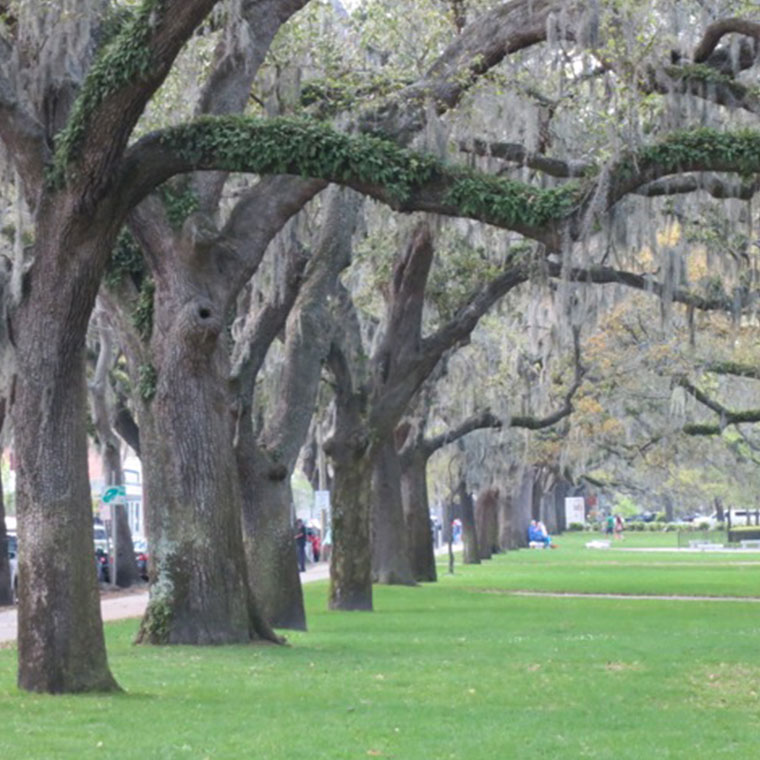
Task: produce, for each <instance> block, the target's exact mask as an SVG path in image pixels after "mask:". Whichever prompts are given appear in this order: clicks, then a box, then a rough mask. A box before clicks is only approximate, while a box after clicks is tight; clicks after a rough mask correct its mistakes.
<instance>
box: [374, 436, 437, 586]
mask: <svg viewBox="0 0 760 760" xmlns="http://www.w3.org/2000/svg"><path fill="white" fill-rule="evenodd" d="M371 517H372V577H373V580H374V581H375V583H385V584H397V585H407V586H413V585H414V583H415V580H414V575H413V573H412V568H411V565H410V563H409V552H408V547H407V540H406V538H407V530H406V525H405V523H404V507H403V503H402V500H401V463H400V462H399V458H398V454H397V453H396V446H395V443H394V441H393V439H392V438H389V439H387V440H386V442H385V443H383V444H382V445H381V446H380V448H379V450H378V452H377V455H376V456H375V460H374V464H373V468H372V503H371ZM428 532H430V529H429V523H428Z"/></svg>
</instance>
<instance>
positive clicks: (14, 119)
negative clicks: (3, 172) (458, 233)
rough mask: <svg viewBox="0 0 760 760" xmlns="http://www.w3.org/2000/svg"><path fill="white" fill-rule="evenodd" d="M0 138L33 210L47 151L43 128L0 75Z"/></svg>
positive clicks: (40, 184) (48, 153)
mask: <svg viewBox="0 0 760 760" xmlns="http://www.w3.org/2000/svg"><path fill="white" fill-rule="evenodd" d="M0 139H2V141H3V143H4V144H5V146H6V149H7V154H8V156H9V157H10V160H11V161H12V162H13V164H14V165H15V166H16V168H17V169H18V171H19V174H20V175H21V177H22V178H23V180H24V183H25V186H24V197H25V199H26V202H27V203H28V204H29V206H30V208H35V207H36V205H37V204H36V200H37V198H36V195H37V193H38V192H39V188H40V187H41V186H42V179H43V174H44V167H45V164H46V162H47V161H48V160H49V158H50V150H49V148H48V146H47V144H46V142H45V131H44V129H43V127H42V125H41V124H40V123H39V122H38V121H37V120H36V119H35V118H34V116H33V115H32V114H31V113H29V112H28V111H26V109H24V108H23V107H22V105H21V104H20V103H19V100H18V97H17V95H16V93H15V91H14V90H13V87H12V86H11V83H10V82H9V81H8V80H7V79H6V78H5V77H4V76H0Z"/></svg>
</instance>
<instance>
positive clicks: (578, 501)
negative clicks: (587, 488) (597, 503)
mask: <svg viewBox="0 0 760 760" xmlns="http://www.w3.org/2000/svg"><path fill="white" fill-rule="evenodd" d="M585 522H586V500H585V499H584V498H583V497H582V496H566V497H565V525H566V526H567V527H570V525H572V524H573V523H579V524H580V525H583V523H585Z"/></svg>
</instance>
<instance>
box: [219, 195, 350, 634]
mask: <svg viewBox="0 0 760 760" xmlns="http://www.w3.org/2000/svg"><path fill="white" fill-rule="evenodd" d="M325 196H326V197H325V211H324V219H323V223H322V225H321V229H320V235H319V239H318V240H317V244H316V250H315V252H314V254H313V256H312V258H311V259H310V260H309V262H308V264H306V267H305V272H304V271H302V269H303V266H301V267H296V266H295V263H296V260H295V259H293V263H294V266H293V272H292V276H287V277H286V281H287V282H289V283H290V286H289V287H287V288H286V289H285V290H286V292H285V293H283V294H282V295H281V297H280V298H279V300H278V301H277V303H273V304H271V305H270V306H271V308H269V309H264V310H262V312H260V314H259V315H258V318H257V319H256V320H255V321H254V323H253V325H252V328H254V329H252V330H251V339H250V341H249V342H248V345H247V346H246V345H245V344H244V342H243V341H242V340H240V341H239V342H238V347H241V348H242V349H243V350H242V351H241V354H242V356H241V357H240V359H239V360H238V361H236V362H235V370H234V372H233V378H234V383H233V384H234V385H235V386H236V391H237V397H238V409H237V410H236V431H237V432H236V453H237V462H238V471H239V473H240V479H241V485H242V493H243V532H244V538H245V543H246V556H247V557H248V563H249V573H250V577H251V578H252V579H254V581H255V587H254V590H255V594H256V598H257V600H259V602H260V603H261V605H262V612H263V614H264V616H265V617H267V618H268V619H269V620H270V621H271V622H272V624H273V625H275V626H276V627H282V628H295V629H305V628H306V618H305V612H304V605H303V594H302V589H301V581H300V576H299V574H298V567H297V563H296V561H295V550H294V543H293V524H292V515H291V505H292V501H293V499H292V493H291V487H290V478H291V475H292V474H293V469H294V468H295V465H296V462H297V460H298V454H299V451H300V450H301V447H302V445H303V443H304V440H305V439H306V437H307V435H308V432H309V424H310V421H311V419H312V416H313V413H314V407H315V404H316V399H317V393H318V390H319V383H320V378H321V368H322V362H323V361H324V359H325V358H326V356H327V354H328V351H329V347H330V331H329V330H326V329H325V325H326V324H328V323H329V313H328V305H327V304H328V303H329V300H330V295H331V294H332V293H333V291H334V288H335V284H336V282H337V278H338V275H339V273H340V272H341V271H342V270H343V269H344V268H345V267H346V266H347V265H348V264H349V262H350V260H351V238H352V235H353V232H354V229H355V225H356V220H357V217H358V213H359V209H360V208H361V205H362V199H361V198H360V197H359V196H357V195H356V194H354V193H351V192H350V191H346V190H342V189H340V188H337V187H332V188H330V189H328V190H327V192H326V193H325ZM296 270H297V272H296ZM297 274H298V276H297ZM301 275H302V276H301ZM283 326H284V331H285V362H284V368H283V372H282V376H281V378H280V383H279V386H280V394H279V398H278V399H277V403H276V406H275V408H274V409H272V410H271V411H270V414H269V415H268V418H267V420H266V423H265V425H264V429H263V430H262V431H260V433H259V435H258V437H257V438H256V439H254V431H253V421H252V407H253V402H252V399H253V394H254V384H255V377H256V375H257V373H258V368H259V366H260V363H261V361H263V356H264V354H265V353H266V349H268V347H269V345H271V343H272V341H273V340H274V339H275V337H276V335H277V334H279V333H281V332H282V329H283ZM236 353H237V352H236ZM257 355H258V356H261V357H262V359H261V360H258V361H257V360H256V359H255V357H256V356H257Z"/></svg>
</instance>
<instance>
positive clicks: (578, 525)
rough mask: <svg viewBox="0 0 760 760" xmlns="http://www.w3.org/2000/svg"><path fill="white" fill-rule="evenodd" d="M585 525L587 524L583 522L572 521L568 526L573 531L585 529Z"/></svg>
mask: <svg viewBox="0 0 760 760" xmlns="http://www.w3.org/2000/svg"><path fill="white" fill-rule="evenodd" d="M585 527H586V526H585V525H584V524H583V523H578V522H572V523H570V525H568V526H567V529H568V530H573V531H580V530H584V529H585Z"/></svg>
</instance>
